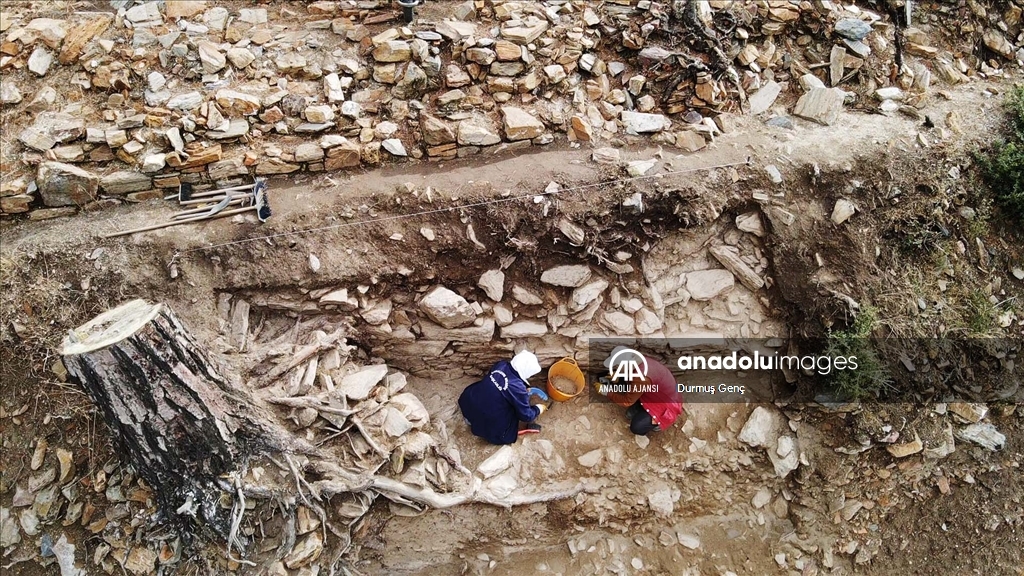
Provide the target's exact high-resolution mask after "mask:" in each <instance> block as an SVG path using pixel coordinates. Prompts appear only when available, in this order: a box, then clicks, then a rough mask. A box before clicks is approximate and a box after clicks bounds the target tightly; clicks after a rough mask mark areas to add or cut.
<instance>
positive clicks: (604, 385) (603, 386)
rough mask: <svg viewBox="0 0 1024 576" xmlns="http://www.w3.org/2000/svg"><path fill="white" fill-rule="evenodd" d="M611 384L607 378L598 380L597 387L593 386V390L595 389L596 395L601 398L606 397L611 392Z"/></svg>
mask: <svg viewBox="0 0 1024 576" xmlns="http://www.w3.org/2000/svg"><path fill="white" fill-rule="evenodd" d="M611 384H612V380H611V378H608V377H607V376H603V377H601V378H598V379H597V386H595V388H597V393H598V394H600V395H601V396H607V395H608V392H609V391H610V390H611Z"/></svg>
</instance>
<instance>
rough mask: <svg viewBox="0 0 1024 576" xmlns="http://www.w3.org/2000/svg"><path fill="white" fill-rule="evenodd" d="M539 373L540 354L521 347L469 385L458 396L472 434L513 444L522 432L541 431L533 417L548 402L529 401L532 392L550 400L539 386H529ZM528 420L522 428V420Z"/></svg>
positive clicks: (494, 441) (493, 440)
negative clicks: (538, 355) (519, 350)
mask: <svg viewBox="0 0 1024 576" xmlns="http://www.w3.org/2000/svg"><path fill="white" fill-rule="evenodd" d="M539 373H540V362H539V361H538V360H537V356H536V355H534V354H533V353H532V352H529V351H526V350H524V351H522V352H520V353H518V354H516V355H515V357H513V358H512V360H511V361H506V360H502V361H501V362H498V363H497V364H495V365H494V366H493V367H491V370H490V372H488V373H487V375H486V376H484V377H483V379H482V380H480V381H479V382H475V383H473V384H470V385H469V386H467V387H466V389H465V390H463V391H462V395H461V396H459V408H460V409H461V410H462V416H463V417H464V418H465V419H466V422H467V423H468V424H469V426H470V428H471V429H472V431H473V434H475V435H476V436H479V437H481V438H483V439H484V440H487V441H488V442H490V443H491V444H513V443H515V441H516V438H518V437H519V436H520V435H522V434H527V433H536V432H540V425H539V424H537V423H535V422H534V420H536V419H537V416H540V415H541V414H543V413H544V411H545V410H546V409H547V405H545V404H538V405H536V406H531V405H530V396H532V395H536V396H539V397H540V399H541V400H545V401H546V400H547V395H546V394H545V393H544V392H542V391H541V390H539V389H537V388H527V380H529V379H530V378H531V377H533V376H536V375H537V374H539ZM520 422H523V423H525V426H524V427H523V429H522V430H520V426H519V423H520Z"/></svg>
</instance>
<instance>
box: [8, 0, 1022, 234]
mask: <svg viewBox="0 0 1024 576" xmlns="http://www.w3.org/2000/svg"><path fill="white" fill-rule="evenodd" d="M1021 4H1022V2H1021V0H1014V1H1013V2H1011V3H1008V4H1006V5H1002V4H1000V5H999V6H998V7H997V8H998V9H996V8H991V9H986V8H985V7H984V6H982V5H981V4H980V3H979V2H977V1H974V0H972V1H971V2H968V6H969V8H970V10H969V11H967V12H966V13H964V14H961V13H960V11H958V9H957V8H956V7H953V6H947V5H941V6H938V7H933V8H934V10H935V11H934V12H928V13H922V14H916V13H915V16H914V18H915V19H914V20H912V21H911V27H909V28H907V29H905V30H903V34H902V36H903V37H904V38H905V50H904V51H903V64H904V65H903V67H902V68H901V69H899V70H898V71H897V73H896V74H894V75H891V74H890V73H889V66H888V65H889V63H890V62H891V60H892V57H891V55H892V53H893V52H894V42H893V38H894V37H895V24H894V23H893V22H892V21H891V19H890V17H889V15H886V14H879V13H875V12H872V11H870V10H868V9H866V8H864V7H858V6H857V5H855V4H851V5H848V6H844V5H841V4H840V3H838V2H832V1H829V0H814V1H813V2H812V1H805V2H789V1H765V2H748V3H736V2H731V1H725V0H710V1H708V2H696V3H692V5H691V3H689V2H672V3H664V4H663V3H657V2H650V1H647V0H639V1H636V2H633V1H627V0H616V1H614V2H607V3H603V4H600V5H594V4H593V3H588V2H580V1H554V0H552V1H547V2H485V1H483V0H470V1H468V2H464V3H460V4H456V5H454V7H452V9H451V10H450V11H449V10H446V11H445V14H446V16H445V17H444V18H442V19H432V18H431V16H430V14H431V12H430V11H428V10H426V9H422V10H420V12H421V16H420V18H419V19H418V20H417V21H415V22H414V23H413V24H411V25H408V26H401V25H397V16H398V12H397V11H395V10H393V9H392V8H391V7H390V5H389V4H387V3H384V2H377V1H374V0H361V1H358V2H332V1H322V2H312V3H309V4H287V3H286V4H275V5H266V6H263V5H260V4H256V5H253V4H251V3H231V2H228V3H224V5H221V4H219V3H214V2H208V1H206V0H187V1H180V2H171V3H158V2H132V1H131V0H113V1H112V2H111V3H110V6H111V9H110V10H111V11H110V12H109V13H97V12H75V13H65V12H61V13H59V14H57V13H54V14H48V15H45V16H40V15H39V13H38V12H33V11H32V10H29V9H28V8H27V7H25V6H20V5H12V6H5V7H4V8H3V10H2V11H0V70H2V71H3V82H2V90H0V96H2V98H0V103H2V113H3V118H4V124H5V132H6V133H7V134H8V137H7V138H5V146H4V149H3V152H2V156H0V166H2V168H3V170H2V173H3V176H2V178H0V213H3V214H20V213H28V215H29V217H30V218H33V219H45V218H51V217H55V216H63V215H67V214H71V213H74V212H75V211H76V210H77V209H87V210H95V209H101V208H103V207H106V206H112V205H116V204H120V203H122V202H139V201H144V200H148V199H156V198H160V197H162V196H163V195H164V194H165V190H166V189H174V188H176V187H177V186H178V185H179V184H180V183H183V182H187V183H191V184H193V185H195V186H197V187H202V186H203V185H213V184H217V185H234V184H237V183H239V182H241V181H242V180H245V179H246V177H248V176H250V175H259V176H268V175H277V174H290V173H296V172H299V171H309V172H321V171H334V170H344V169H352V168H357V167H361V166H375V165H379V164H381V163H383V162H391V161H396V160H400V159H403V158H406V157H411V158H415V159H429V160H444V159H450V158H456V157H463V156H467V155H471V154H477V153H481V152H487V153H491V152H497V151H502V150H517V149H522V148H527V147H530V146H535V145H545V144H548V143H551V142H553V141H555V139H556V138H557V139H560V140H561V139H565V140H568V141H569V142H573V143H588V144H598V143H601V142H614V141H615V140H616V139H617V138H620V137H622V136H626V135H628V136H634V135H635V136H649V137H652V138H654V139H655V140H656V141H658V142H660V143H663V144H667V145H672V146H678V147H679V148H681V149H683V150H686V151H690V152H695V151H698V150H701V149H702V148H704V147H706V146H707V144H708V142H709V141H710V140H711V139H713V137H714V135H715V134H717V133H720V132H727V131H729V129H730V126H731V125H732V122H731V121H730V116H729V115H731V114H738V113H747V114H754V115H757V114H771V115H773V116H775V111H777V110H779V111H783V112H785V111H791V113H792V115H793V116H795V117H797V118H802V119H806V120H809V121H812V122H817V123H820V124H823V125H829V124H832V123H833V122H835V120H836V118H837V117H838V115H839V114H840V113H841V112H842V110H843V109H844V106H845V105H846V104H847V103H850V102H857V105H858V106H860V107H864V108H871V109H877V110H881V111H882V112H883V113H889V114H892V113H900V112H902V113H904V114H909V115H914V116H920V115H921V113H920V111H919V109H918V107H919V106H921V105H922V103H923V101H924V100H925V99H926V98H927V95H928V93H929V90H930V87H931V85H932V83H933V79H934V80H941V81H942V82H946V83H959V82H963V81H967V80H969V79H970V78H972V77H974V76H992V75H998V74H1000V73H1001V68H1002V67H1008V66H1017V65H1019V64H1020V62H1021V60H1024V47H1022V43H1024V42H1022V38H1021V35H1020V30H1021V23H1020V20H1021ZM918 20H920V21H918ZM943 27H959V29H960V30H959V31H960V32H961V33H967V34H968V35H972V36H973V35H980V36H981V38H982V39H983V45H984V46H985V48H984V50H983V51H982V52H983V53H981V54H967V53H962V52H959V51H956V49H954V50H952V51H951V50H949V49H946V48H945V47H943V46H941V45H939V43H938V42H937V40H936V38H935V37H936V36H938V35H937V34H936V31H939V30H942V29H943ZM979 56H980V57H979ZM890 78H892V80H890ZM791 96H792V97H791ZM772 121H776V122H780V123H782V124H785V123H786V122H791V121H790V120H789V119H788V118H786V117H785V114H782V115H781V116H780V117H779V118H772Z"/></svg>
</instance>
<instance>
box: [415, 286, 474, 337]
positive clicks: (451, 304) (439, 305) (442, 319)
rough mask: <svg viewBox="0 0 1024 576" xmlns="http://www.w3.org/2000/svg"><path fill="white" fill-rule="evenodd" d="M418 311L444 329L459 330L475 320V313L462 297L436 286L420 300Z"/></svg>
mask: <svg viewBox="0 0 1024 576" xmlns="http://www.w3.org/2000/svg"><path fill="white" fill-rule="evenodd" d="M419 308H420V310H421V311H422V312H423V313H424V314H426V315H427V316H428V317H430V319H431V320H433V321H434V322H437V323H438V324H440V325H441V326H444V327H445V328H449V329H451V328H460V327H462V326H466V325H467V324H472V323H473V321H474V320H476V312H475V311H474V310H473V307H472V306H470V304H469V302H466V299H465V298H463V297H462V296H459V295H458V294H456V293H455V292H452V291H451V290H449V289H447V288H445V287H444V286H436V287H434V288H433V289H432V290H430V291H429V292H427V293H426V294H425V295H424V296H423V298H421V299H420V304H419Z"/></svg>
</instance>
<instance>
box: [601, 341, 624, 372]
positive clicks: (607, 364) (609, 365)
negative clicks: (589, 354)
mask: <svg viewBox="0 0 1024 576" xmlns="http://www.w3.org/2000/svg"><path fill="white" fill-rule="evenodd" d="M623 350H629V348H628V347H626V346H616V347H615V348H613V349H612V353H611V354H609V355H608V357H607V358H605V359H604V367H605V368H607V369H608V370H611V369H612V358H614V357H615V355H616V354H618V353H619V352H622V351H623Z"/></svg>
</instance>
